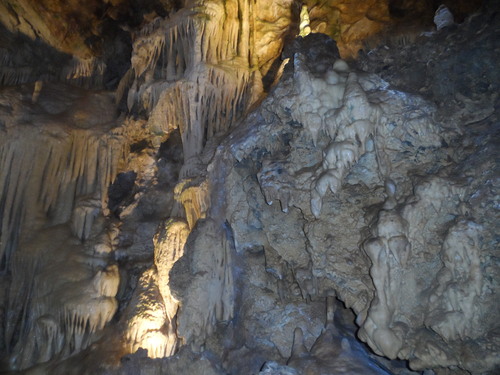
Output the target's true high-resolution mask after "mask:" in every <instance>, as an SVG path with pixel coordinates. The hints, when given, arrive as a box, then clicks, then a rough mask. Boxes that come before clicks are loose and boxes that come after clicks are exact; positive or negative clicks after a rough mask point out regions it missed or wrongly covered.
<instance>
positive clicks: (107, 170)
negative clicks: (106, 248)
mask: <svg viewBox="0 0 500 375" xmlns="http://www.w3.org/2000/svg"><path fill="white" fill-rule="evenodd" d="M49 129H50V128H49ZM49 129H47V130H46V131H45V132H44V133H41V134H40V133H38V132H33V131H24V130H23V129H19V128H16V129H13V130H12V134H9V135H8V137H7V138H5V139H3V140H2V142H1V143H0V165H1V166H2V167H1V168H0V186H3V190H2V192H1V195H0V202H2V204H1V205H0V208H1V216H2V222H1V230H0V235H1V237H2V242H1V245H0V257H1V258H2V259H4V262H6V263H5V266H4V267H8V259H9V258H10V255H11V254H10V253H11V252H12V248H13V247H15V243H16V237H17V235H18V233H19V232H21V233H22V232H23V228H31V229H34V228H37V227H39V226H40V225H41V223H40V222H38V221H39V219H40V217H39V215H43V216H44V217H47V218H50V219H49V221H50V222H51V223H52V224H58V223H64V222H67V221H68V220H69V219H70V216H71V214H72V212H73V207H74V204H75V199H76V198H77V197H80V196H86V195H93V194H94V195H96V196H97V199H98V200H101V202H102V203H103V202H105V201H106V199H107V198H106V194H107V186H109V184H110V182H111V181H112V180H113V179H114V177H115V176H116V174H117V165H118V161H119V160H120V159H121V158H122V155H123V146H124V145H123V140H122V138H121V136H120V135H119V134H112V133H111V134H108V135H103V134H101V133H100V132H97V131H94V130H84V129H72V130H69V129H64V130H63V129H57V128H53V129H50V130H49ZM51 133H52V134H51ZM68 133H69V134H68ZM26 145H29V146H26ZM102 203H101V204H102ZM101 207H102V206H101ZM79 212H80V213H79ZM85 212H86V211H85V210H84V209H83V208H82V210H80V211H78V210H77V211H76V213H75V215H77V216H75V220H74V221H73V225H74V231H75V234H78V235H79V236H80V238H84V237H85V234H88V227H89V226H88V222H87V230H85V229H84V228H85V222H86V220H85V219H84V218H83V217H82V218H81V219H80V218H79V217H81V215H84V216H85V215H86V214H85Z"/></svg>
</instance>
